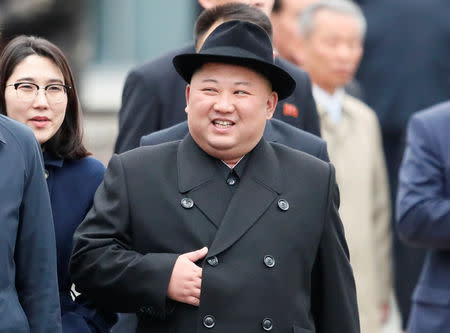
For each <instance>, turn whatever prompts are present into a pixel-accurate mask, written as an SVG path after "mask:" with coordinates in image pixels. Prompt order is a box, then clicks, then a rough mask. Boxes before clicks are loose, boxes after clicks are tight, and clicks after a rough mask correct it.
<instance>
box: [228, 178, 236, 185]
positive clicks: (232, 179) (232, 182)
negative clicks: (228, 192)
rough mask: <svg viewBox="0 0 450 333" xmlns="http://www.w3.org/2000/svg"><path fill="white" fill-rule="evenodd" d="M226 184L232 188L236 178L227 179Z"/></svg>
mask: <svg viewBox="0 0 450 333" xmlns="http://www.w3.org/2000/svg"><path fill="white" fill-rule="evenodd" d="M227 184H228V185H230V186H233V185H235V184H236V178H233V177H230V178H228V179H227Z"/></svg>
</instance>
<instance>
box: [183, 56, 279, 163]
mask: <svg viewBox="0 0 450 333" xmlns="http://www.w3.org/2000/svg"><path fill="white" fill-rule="evenodd" d="M277 101H278V96H277V93H276V92H274V91H272V88H271V85H270V83H269V81H268V80H267V79H266V78H264V77H263V76H262V75H260V74H259V73H256V72H254V71H252V70H250V69H247V68H245V67H241V66H236V65H229V64H222V63H207V64H205V65H203V66H202V67H201V68H200V69H199V70H197V71H196V72H195V73H194V75H193V76H192V79H191V83H190V85H188V86H187V88H186V102H187V106H186V113H187V118H188V125H189V132H190V134H191V136H192V137H193V139H194V140H195V142H196V143H197V144H198V145H199V146H200V147H201V148H202V149H203V150H204V151H205V152H206V153H208V154H209V155H211V156H213V157H215V158H218V159H221V160H223V161H224V162H225V163H227V164H228V165H230V166H233V165H234V164H235V163H236V162H237V161H239V159H240V158H241V157H242V156H244V155H245V154H247V153H248V152H250V151H251V150H252V149H253V148H254V147H255V146H256V144H257V143H258V142H259V140H260V139H261V137H262V135H263V132H264V128H265V125H266V121H267V120H268V119H270V118H272V115H273V112H274V110H275V107H276V104H277Z"/></svg>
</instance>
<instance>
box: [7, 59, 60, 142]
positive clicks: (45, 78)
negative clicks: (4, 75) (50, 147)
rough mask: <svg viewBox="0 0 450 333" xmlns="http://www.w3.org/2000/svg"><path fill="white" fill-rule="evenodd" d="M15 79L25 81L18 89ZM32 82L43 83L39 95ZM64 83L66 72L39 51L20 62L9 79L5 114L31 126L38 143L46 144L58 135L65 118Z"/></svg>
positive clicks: (18, 81)
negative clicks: (35, 92) (15, 85)
mask: <svg viewBox="0 0 450 333" xmlns="http://www.w3.org/2000/svg"><path fill="white" fill-rule="evenodd" d="M15 83H23V84H21V85H20V86H19V87H18V89H16V88H15V87H14V86H13V84H15ZM26 83H30V84H28V85H27V84H26ZM33 84H35V85H38V86H39V87H41V88H40V89H38V90H37V95H35V94H34V92H33V89H35V88H36V87H35V86H33ZM64 84H65V82H64V76H63V74H62V72H61V70H60V69H59V68H58V66H56V64H55V63H54V62H53V61H52V60H50V59H49V58H46V57H42V56H39V55H30V56H28V57H26V58H25V59H23V60H22V61H21V62H20V63H18V64H17V66H16V67H15V68H14V70H13V72H12V74H11V76H10V77H9V78H8V81H7V82H6V88H5V102H6V114H7V115H8V117H10V118H13V119H15V120H17V121H20V122H22V123H24V124H27V125H28V126H30V127H31V129H32V130H33V132H34V135H35V136H36V139H37V140H38V141H39V143H40V144H41V145H42V144H44V143H45V142H47V141H48V140H49V139H50V138H51V137H52V136H53V135H55V133H56V132H57V131H58V129H59V128H60V127H61V124H62V122H63V120H64V117H65V114H66V107H67V93H66V92H65V90H64V88H62V87H61V86H60V85H64ZM48 85H51V86H50V87H49V88H48V89H47V91H45V90H44V89H43V87H46V86H48ZM53 85H54V86H53ZM59 89H62V90H63V91H62V93H61V91H59ZM58 91H59V92H58Z"/></svg>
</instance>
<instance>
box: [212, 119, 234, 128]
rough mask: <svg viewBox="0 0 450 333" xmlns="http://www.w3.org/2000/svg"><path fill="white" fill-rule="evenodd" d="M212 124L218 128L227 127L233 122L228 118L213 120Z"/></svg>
mask: <svg viewBox="0 0 450 333" xmlns="http://www.w3.org/2000/svg"><path fill="white" fill-rule="evenodd" d="M213 124H214V126H216V127H218V128H228V127H231V126H233V125H234V123H233V122H232V121H229V120H214V121H213Z"/></svg>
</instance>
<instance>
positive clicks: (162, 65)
mask: <svg viewBox="0 0 450 333" xmlns="http://www.w3.org/2000/svg"><path fill="white" fill-rule="evenodd" d="M194 52H195V49H194V46H193V44H187V45H185V46H183V47H181V48H178V49H174V50H171V51H168V52H166V53H164V54H162V55H160V56H158V57H156V58H153V59H152V60H150V61H148V62H146V63H144V64H142V65H139V66H137V67H135V68H133V69H132V70H131V72H130V73H131V74H134V75H139V76H141V77H142V78H148V79H152V80H154V79H155V75H167V74H168V73H171V72H173V73H176V71H175V68H174V67H173V64H172V59H173V58H174V57H175V56H176V55H178V54H182V53H194Z"/></svg>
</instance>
